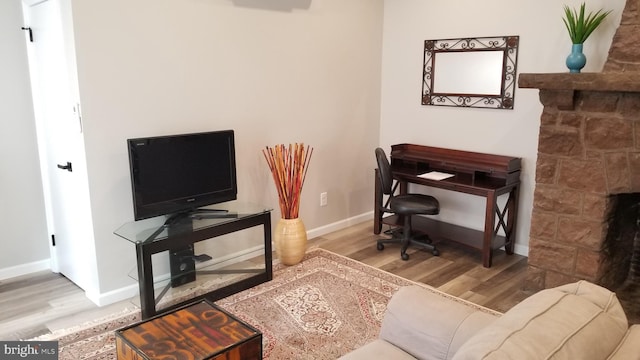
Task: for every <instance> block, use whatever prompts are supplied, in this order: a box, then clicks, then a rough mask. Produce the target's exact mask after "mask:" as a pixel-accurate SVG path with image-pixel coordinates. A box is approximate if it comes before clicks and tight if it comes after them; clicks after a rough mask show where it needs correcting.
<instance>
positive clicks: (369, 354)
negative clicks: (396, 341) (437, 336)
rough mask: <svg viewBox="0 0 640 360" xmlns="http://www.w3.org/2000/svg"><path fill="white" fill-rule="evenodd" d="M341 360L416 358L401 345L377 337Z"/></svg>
mask: <svg viewBox="0 0 640 360" xmlns="http://www.w3.org/2000/svg"><path fill="white" fill-rule="evenodd" d="M339 359H340V360H371V359H393V360H415V357H413V356H411V355H410V354H407V353H406V352H404V351H402V349H400V348H399V347H396V346H393V345H392V344H391V343H388V342H386V341H384V340H381V339H377V340H374V341H372V342H370V343H368V344H366V345H364V346H361V347H359V348H357V349H355V350H354V351H352V352H350V353H348V354H346V355H344V356H342V357H340V358H339Z"/></svg>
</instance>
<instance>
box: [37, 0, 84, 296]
mask: <svg viewBox="0 0 640 360" xmlns="http://www.w3.org/2000/svg"><path fill="white" fill-rule="evenodd" d="M24 9H25V21H26V26H28V27H30V28H31V31H32V35H33V42H29V45H28V50H29V66H30V71H31V83H32V91H33V94H34V107H35V115H36V123H37V129H38V130H37V131H38V144H39V147H40V157H41V160H40V162H41V169H42V173H43V186H44V189H45V197H46V203H47V219H48V223H49V228H50V231H51V233H52V234H54V236H55V246H53V245H52V246H51V258H52V268H53V270H54V271H58V272H60V273H62V274H63V275H64V276H66V277H67V278H69V279H70V280H71V281H73V282H74V283H75V284H76V285H78V286H80V287H81V288H83V289H84V290H88V288H87V287H91V286H92V285H93V286H95V284H92V280H93V279H92V274H93V272H94V271H93V268H92V264H95V259H94V257H93V254H94V253H95V252H94V251H93V249H94V247H95V245H94V243H93V236H92V226H91V223H90V221H91V216H90V213H89V205H88V185H87V183H86V179H87V177H86V166H85V160H84V150H83V149H84V145H83V138H82V125H81V122H80V115H79V105H76V103H77V102H76V101H74V98H73V96H72V94H73V93H74V91H72V89H73V88H72V86H74V85H75V86H77V83H75V82H74V81H71V79H70V77H69V73H70V71H69V68H68V64H69V62H68V61H67V60H68V59H67V56H66V51H67V50H66V48H65V41H64V39H65V38H64V31H63V23H62V18H61V10H60V2H59V0H45V1H42V2H35V3H32V4H29V3H26V4H25V7H24ZM27 41H28V37H27ZM93 266H94V265H93Z"/></svg>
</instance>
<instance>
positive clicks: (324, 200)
mask: <svg viewBox="0 0 640 360" xmlns="http://www.w3.org/2000/svg"><path fill="white" fill-rule="evenodd" d="M320 206H327V193H326V192H323V193H320Z"/></svg>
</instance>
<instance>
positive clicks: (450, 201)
mask: <svg viewBox="0 0 640 360" xmlns="http://www.w3.org/2000/svg"><path fill="white" fill-rule="evenodd" d="M19 2H20V0H12V1H11V2H7V1H3V2H0V3H1V5H0V6H2V8H0V19H1V20H2V21H0V24H2V25H1V26H2V28H3V30H4V29H5V27H6V30H5V31H3V32H2V34H3V35H0V36H8V39H7V40H5V39H4V37H3V38H2V40H3V41H2V42H0V44H2V45H0V46H3V51H2V53H3V54H5V53H7V54H12V55H13V56H16V58H15V59H12V57H5V56H3V57H0V69H1V70H0V71H2V73H3V78H8V79H10V81H8V82H2V83H0V96H2V99H3V103H5V104H9V105H10V106H9V107H6V106H5V105H3V106H2V107H0V111H2V117H1V120H0V121H1V123H0V124H1V126H2V129H1V130H2V131H0V138H1V140H2V141H0V144H1V145H0V146H2V147H3V148H2V150H3V151H1V152H0V162H1V163H0V165H2V169H3V170H2V172H0V174H1V176H0V194H1V196H2V198H1V203H2V206H1V209H0V212H1V214H0V215H2V220H1V221H2V222H1V223H0V225H2V226H3V228H4V229H10V230H9V232H8V234H9V236H4V237H3V240H2V244H3V251H1V252H0V269H3V268H8V267H11V266H14V265H18V266H19V265H24V264H30V263H33V262H39V261H40V262H41V261H46V259H47V257H48V247H47V241H48V240H47V234H46V226H45V218H44V214H43V208H44V205H43V201H42V192H41V191H42V190H41V187H40V184H39V178H38V176H39V174H38V166H37V151H36V145H35V130H34V129H33V115H32V111H31V109H30V101H29V99H30V95H29V92H28V85H27V84H28V77H27V74H26V59H25V58H24V56H25V55H24V54H25V49H24V43H23V41H24V40H23V39H24V38H22V36H24V34H22V33H21V31H20V34H19V35H16V34H15V32H14V31H16V29H17V28H19V27H20V26H21V22H20V19H21V14H20V13H19V11H20V10H19ZM567 3H568V4H569V5H574V6H577V5H578V4H579V2H578V1H574V0H572V1H567ZM71 4H72V8H73V21H74V28H75V29H74V30H75V37H76V42H75V47H76V52H77V66H78V77H79V79H78V82H79V85H80V98H81V101H82V105H83V115H84V121H85V136H86V144H87V145H86V146H87V149H86V151H87V157H88V159H87V162H88V168H89V181H90V184H89V185H90V192H91V204H92V205H91V206H92V209H91V210H92V213H93V221H94V229H95V233H94V235H95V242H96V252H97V254H98V266H99V272H100V279H99V281H100V286H99V289H100V290H99V291H100V292H101V294H107V293H109V292H111V291H116V290H118V289H120V288H121V287H124V286H128V285H131V284H133V281H132V280H131V279H129V278H128V276H127V273H128V272H129V271H130V270H131V269H132V268H133V267H134V266H135V258H134V249H133V246H132V245H130V244H128V243H126V241H124V240H122V239H120V238H117V237H116V236H115V235H113V234H112V232H113V230H114V229H116V228H117V227H118V226H120V225H121V224H122V223H123V222H126V221H130V220H132V219H133V212H132V207H131V190H130V184H129V174H128V168H127V166H128V163H127V155H126V149H125V140H126V139H127V138H129V137H134V136H146V135H156V134H157V135H160V134H170V133H178V132H191V131H202V130H214V129H226V128H233V129H235V130H236V136H237V152H238V172H239V186H240V193H239V197H240V198H241V199H242V200H252V201H255V202H258V203H264V204H270V205H271V206H272V207H274V208H275V209H276V210H275V211H274V217H273V218H274V220H275V219H277V217H278V216H279V211H278V210H277V198H276V194H275V189H274V187H273V184H272V183H271V179H270V177H269V173H268V170H267V167H266V165H265V163H264V160H263V158H262V155H261V153H260V150H261V149H262V148H263V147H264V146H266V145H273V144H276V143H288V142H294V141H304V142H305V143H308V144H311V145H313V146H314V147H315V152H314V157H313V159H312V161H311V168H310V172H309V176H308V178H307V183H306V184H305V189H304V194H303V203H302V209H301V216H302V218H303V219H304V221H305V224H306V225H307V229H312V230H313V229H319V228H322V227H325V226H328V225H330V224H334V223H336V222H340V221H344V220H345V219H349V218H351V217H354V216H359V215H361V214H366V213H368V212H370V211H371V210H372V209H371V206H372V193H373V176H372V174H373V170H372V169H373V167H374V166H375V164H374V159H373V148H375V147H376V146H378V145H379V144H380V145H382V146H384V147H387V148H388V146H390V145H391V144H394V143H399V142H414V143H422V144H428V145H432V146H441V147H449V148H457V149H462V150H470V151H479V152H489V153H497V154H505V155H513V156H520V157H522V158H523V165H524V169H523V174H522V181H523V188H522V192H521V203H520V221H519V226H518V229H517V237H518V240H517V249H518V250H519V251H520V252H524V253H526V249H527V246H528V243H527V241H528V233H529V221H530V212H531V203H532V191H533V186H534V176H535V159H536V148H537V135H538V126H539V116H540V112H541V111H542V107H541V106H540V103H539V101H538V93H537V91H536V90H530V89H517V90H516V98H515V109H514V110H488V109H460V108H449V107H433V106H422V105H420V92H421V79H420V75H421V72H422V70H421V68H422V51H423V49H422V44H423V41H424V40H425V39H438V38H450V37H459V36H496V35H511V34H513V35H519V36H520V54H519V60H518V72H519V73H522V72H527V73H535V72H565V71H566V69H565V66H564V59H565V57H566V55H567V54H568V51H569V48H570V42H569V40H568V36H567V35H566V30H565V29H564V25H563V24H562V22H561V20H560V19H561V15H562V4H561V3H558V2H557V1H554V0H541V1H532V0H528V1H517V2H516V1H506V0H490V1H483V2H474V1H450V2H439V3H436V2H430V1H421V0H391V1H385V2H384V5H383V0H374V1H373V0H350V1H340V0H270V1H269V2H265V1H259V0H207V1H201V0H162V1H157V0H138V1H130V0H94V1H83V0H71ZM623 5H624V0H613V1H608V2H607V3H606V4H605V1H604V0H600V1H596V0H593V1H590V2H589V6H590V7H593V8H598V7H600V6H606V7H607V8H611V9H615V12H614V13H613V14H612V16H611V18H610V19H608V20H607V22H606V23H605V24H604V26H603V27H601V28H600V29H598V31H597V32H596V33H595V34H594V35H592V38H590V39H589V40H588V41H587V42H586V44H585V53H586V54H587V56H588V59H589V61H588V63H587V67H586V68H585V71H600V69H601V68H602V65H603V63H604V59H605V58H606V55H607V54H606V53H607V49H608V48H609V44H610V41H611V38H612V36H613V33H614V31H615V28H616V26H617V24H618V22H619V17H620V13H621V11H622V8H623ZM383 11H384V20H383ZM5 19H6V21H5ZM383 29H384V30H383ZM7 34H10V35H7ZM5 46H7V47H8V48H9V50H8V51H6V52H5V50H4V47H5ZM381 54H382V56H381ZM20 64H22V65H20ZM5 76H6V77H5ZM381 77H382V80H381ZM381 81H382V86H380V82H381ZM380 88H382V93H380ZM381 97H382V98H381ZM5 99H8V100H7V101H5ZM380 104H382V105H381V107H380ZM5 111H8V115H6V116H5V114H4V112H5ZM9 130H10V131H11V132H13V134H17V133H16V131H19V132H20V135H16V136H13V135H9ZM5 146H14V148H15V146H22V149H21V151H23V155H22V156H20V157H18V161H16V158H15V157H14V156H12V155H13V154H14V153H16V152H15V151H14V150H11V151H7V150H6V149H5V148H4V147H5ZM16 164H18V165H16ZM8 165H12V166H19V167H20V170H21V174H17V173H12V172H8V171H6V170H5V169H8ZM17 175H20V176H19V177H16V176H17ZM323 191H327V192H328V193H329V205H328V206H327V207H322V208H321V207H319V206H318V202H319V201H318V195H319V193H320V192H323ZM437 196H438V197H439V198H440V200H441V202H442V204H443V211H442V215H441V217H443V218H444V219H446V220H449V221H453V222H455V223H459V224H462V225H467V226H470V227H475V228H480V227H481V224H482V214H483V207H484V203H483V202H482V201H481V199H478V198H474V197H471V196H464V195H452V194H451V193H444V192H443V193H438V194H437ZM16 198H19V199H20V200H21V202H20V204H24V205H25V208H22V209H18V211H13V209H11V211H7V209H8V207H7V206H6V205H5V204H9V203H11V201H12V200H15V199H16ZM5 199H7V200H5ZM5 201H6V202H5ZM14 203H15V201H14ZM21 213H22V214H28V216H22V215H21ZM14 239H18V240H15V241H14ZM24 249H28V251H24Z"/></svg>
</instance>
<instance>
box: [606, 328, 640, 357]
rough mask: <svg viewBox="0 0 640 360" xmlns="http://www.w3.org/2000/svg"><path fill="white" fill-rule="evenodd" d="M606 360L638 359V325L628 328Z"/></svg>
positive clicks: (639, 339) (639, 330) (639, 337)
mask: <svg viewBox="0 0 640 360" xmlns="http://www.w3.org/2000/svg"><path fill="white" fill-rule="evenodd" d="M608 360H640V325H633V326H631V327H630V328H629V330H628V331H627V334H626V335H625V337H624V339H622V341H621V342H620V344H619V345H618V348H617V349H616V350H615V351H614V352H613V353H612V354H611V356H609V358H608Z"/></svg>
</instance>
